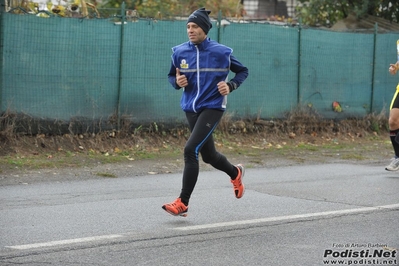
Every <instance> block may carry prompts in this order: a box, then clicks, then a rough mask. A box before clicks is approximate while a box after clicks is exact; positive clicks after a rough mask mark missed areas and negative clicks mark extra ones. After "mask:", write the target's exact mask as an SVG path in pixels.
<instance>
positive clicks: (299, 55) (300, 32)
mask: <svg viewBox="0 0 399 266" xmlns="http://www.w3.org/2000/svg"><path fill="white" fill-rule="evenodd" d="M301 25H302V20H301V19H299V25H298V62H297V63H298V78H297V104H298V105H300V104H301V34H302V31H301V28H302V27H301Z"/></svg>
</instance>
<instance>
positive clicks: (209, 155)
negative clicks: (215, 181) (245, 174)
mask: <svg viewBox="0 0 399 266" xmlns="http://www.w3.org/2000/svg"><path fill="white" fill-rule="evenodd" d="M222 116H223V111H220V110H215V109H204V110H203V111H201V112H200V113H188V112H187V113H186V117H187V121H188V124H189V127H190V130H191V135H190V137H189V139H188V141H187V143H186V145H185V147H184V171H183V184H182V190H181V193H180V198H181V200H182V202H183V203H184V204H186V205H188V202H189V200H190V197H191V194H192V192H193V190H194V187H195V184H196V183H197V179H198V174H199V159H198V155H199V153H200V154H201V157H202V160H203V161H204V162H205V163H208V164H210V165H212V166H213V167H214V168H216V169H218V170H221V171H223V172H225V173H226V174H227V175H229V176H230V178H232V179H234V178H235V177H236V176H237V174H238V171H237V168H236V167H235V166H234V165H232V164H231V163H230V162H229V161H228V160H227V158H226V157H225V156H224V155H223V154H221V153H219V152H217V151H216V148H215V143H214V141H213V137H212V133H213V131H214V130H215V128H216V126H217V125H218V123H219V121H220V119H221V118H222Z"/></svg>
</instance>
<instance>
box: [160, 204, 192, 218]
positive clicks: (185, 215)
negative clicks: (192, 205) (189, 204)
mask: <svg viewBox="0 0 399 266" xmlns="http://www.w3.org/2000/svg"><path fill="white" fill-rule="evenodd" d="M162 209H163V210H164V211H166V212H167V213H169V214H171V215H173V216H181V217H187V211H185V212H183V213H179V214H174V213H173V212H170V211H169V210H167V209H166V208H165V207H164V206H162Z"/></svg>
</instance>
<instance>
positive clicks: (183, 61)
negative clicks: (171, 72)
mask: <svg viewBox="0 0 399 266" xmlns="http://www.w3.org/2000/svg"><path fill="white" fill-rule="evenodd" d="M180 68H188V64H187V61H186V59H183V60H181V62H180Z"/></svg>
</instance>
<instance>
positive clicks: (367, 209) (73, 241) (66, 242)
mask: <svg viewBox="0 0 399 266" xmlns="http://www.w3.org/2000/svg"><path fill="white" fill-rule="evenodd" d="M392 209H399V203H398V204H391V205H383V206H376V207H364V208H356V209H346V210H337V211H326V212H315V213H305V214H296V215H287V216H276V217H267V218H259V219H252V220H243V221H232V222H224V223H214V224H204V225H193V226H184V227H177V228H174V229H175V230H181V231H188V230H199V229H209V228H218V227H227V226H235V225H247V224H257V223H266V222H279V221H287V220H300V219H306V218H317V217H325V216H339V215H345V214H355V213H366V212H373V211H379V210H392ZM121 237H123V235H121V234H120V235H103V236H93V237H83V238H74V239H66V240H59V241H50V242H43V243H34V244H27V245H16V246H6V248H10V249H18V250H25V249H34V248H43V247H54V246H61V245H69V244H77V243H85V242H95V241H101V240H110V239H115V238H121Z"/></svg>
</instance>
